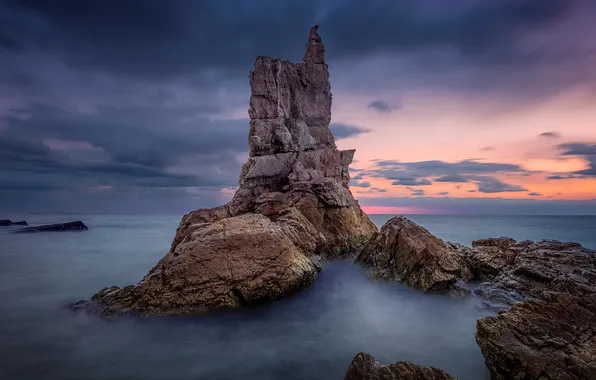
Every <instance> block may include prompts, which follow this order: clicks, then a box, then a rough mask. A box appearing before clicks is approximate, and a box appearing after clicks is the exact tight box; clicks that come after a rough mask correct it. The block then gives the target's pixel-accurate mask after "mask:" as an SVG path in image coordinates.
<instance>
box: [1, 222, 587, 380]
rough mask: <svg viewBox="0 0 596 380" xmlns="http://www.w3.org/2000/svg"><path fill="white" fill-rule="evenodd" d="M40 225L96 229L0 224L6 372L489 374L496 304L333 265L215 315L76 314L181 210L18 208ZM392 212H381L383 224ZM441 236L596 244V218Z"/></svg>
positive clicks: (134, 277)
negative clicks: (375, 364)
mask: <svg viewBox="0 0 596 380" xmlns="http://www.w3.org/2000/svg"><path fill="white" fill-rule="evenodd" d="M6 217H10V218H12V219H13V220H17V219H26V220H28V221H29V222H30V223H32V224H41V223H48V222H62V221H71V220H77V219H81V220H83V221H84V222H85V223H86V224H87V225H88V226H89V227H90V229H89V231H85V232H64V233H40V234H32V235H28V234H11V233H9V231H10V228H6V227H0V228H2V229H0V305H1V306H0V308H1V312H0V340H1V342H2V343H1V344H0V379H42V378H43V379H52V380H54V379H61V380H62V379H73V380H74V379H76V380H81V379H98V380H100V379H101V380H108V379H127V380H128V379H143V380H148V379H176V380H178V379H179V380H185V379H189V380H190V379H192V380H199V379H238V378H243V379H252V378H254V379H261V380H268V379H284V380H285V379H288V380H299V379H305V380H306V379H309V380H312V379H324V380H333V379H337V380H340V379H343V376H344V374H345V370H346V368H347V366H348V364H349V362H350V360H351V359H352V357H353V356H354V355H355V354H356V353H358V352H360V351H368V352H370V353H372V354H373V355H374V356H375V357H376V358H377V360H379V361H381V362H384V363H392V362H395V361H397V360H412V361H415V362H417V363H419V364H424V365H431V366H436V367H440V368H443V369H445V370H447V371H448V372H450V373H451V374H452V375H454V376H456V377H458V378H459V379H461V380H479V379H480V380H481V379H488V378H489V376H488V372H487V370H486V368H485V366H484V359H483V357H482V355H481V353H480V350H479V348H478V346H477V345H476V343H475V341H474V333H475V323H476V320H477V319H478V318H480V317H482V316H485V315H489V314H490V313H491V312H490V311H488V310H486V309H483V308H482V307H481V306H480V303H479V300H477V299H474V298H472V299H468V300H466V301H453V300H450V299H448V298H447V297H442V296H436V295H426V294H421V293H419V292H417V291H415V290H412V289H408V288H406V287H404V286H402V285H400V284H383V283H376V282H372V281H369V280H368V279H367V278H366V277H365V276H364V275H363V273H362V272H361V271H360V270H359V269H358V268H357V267H354V266H352V265H350V264H349V263H347V262H337V263H332V264H329V265H327V266H326V267H325V268H324V269H323V271H322V273H321V277H320V279H319V281H318V282H316V284H315V285H314V286H313V287H311V288H310V289H307V290H305V291H303V292H301V293H300V294H298V295H297V296H295V297H292V298H289V299H285V300H282V301H278V302H274V303H271V304H269V305H267V306H264V307H260V308H257V309H254V310H246V311H240V312H224V313H218V314H215V315H210V316H202V317H199V316H196V317H186V318H173V319H172V318H167V319H155V320H138V319H134V318H122V319H119V320H117V321H105V320H102V319H99V318H97V317H93V316H89V315H86V314H80V313H72V312H70V311H68V310H66V309H65V305H67V304H68V303H69V302H73V301H77V300H80V299H85V298H89V297H90V296H91V295H92V294H93V293H95V292H96V291H97V290H99V289H100V288H102V287H105V286H110V285H127V284H132V283H135V282H137V281H138V280H139V279H140V278H141V277H142V276H143V275H145V274H146V273H147V271H148V270H149V269H150V268H151V267H152V266H153V265H154V264H155V263H156V262H157V260H159V259H160V258H161V257H162V256H163V255H164V254H165V252H167V250H168V248H169V245H170V243H171V240H172V238H173V236H174V233H175V229H176V227H177V225H178V221H179V216H147V215H144V216H109V215H7V216H6ZM389 217H390V216H386V215H374V216H372V218H373V220H374V222H375V223H377V224H379V225H380V224H382V223H384V222H385V221H386V220H387V219H389ZM411 218H412V219H413V220H415V221H416V222H418V223H420V224H422V225H424V226H425V227H426V228H427V229H429V230H430V231H431V232H432V233H434V234H436V235H438V236H439V237H441V238H444V239H447V240H452V241H458V242H461V243H464V244H470V243H471V241H472V240H473V239H477V238H481V237H488V236H501V235H505V236H511V237H514V238H516V239H534V240H536V239H559V240H570V241H577V242H580V243H582V244H584V245H585V246H587V247H590V248H596V217H594V216H589V217H566V216H565V217H544V216H539V217H534V216H532V217H530V216H528V217H520V216H511V217H507V216H445V215H441V216H431V215H414V216H411Z"/></svg>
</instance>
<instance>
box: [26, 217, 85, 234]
mask: <svg viewBox="0 0 596 380" xmlns="http://www.w3.org/2000/svg"><path fill="white" fill-rule="evenodd" d="M88 229H89V228H88V227H87V226H86V225H85V223H83V222H81V221H80V220H77V221H76V222H67V223H57V224H48V225H45V226H36V227H27V228H22V229H20V230H16V231H15V232H17V233H32V232H53V231H86V230H88Z"/></svg>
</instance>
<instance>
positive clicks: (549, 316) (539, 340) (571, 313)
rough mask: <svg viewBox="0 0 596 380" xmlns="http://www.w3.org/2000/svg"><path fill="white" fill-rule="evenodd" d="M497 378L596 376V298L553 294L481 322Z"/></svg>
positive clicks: (483, 345)
mask: <svg viewBox="0 0 596 380" xmlns="http://www.w3.org/2000/svg"><path fill="white" fill-rule="evenodd" d="M476 341H477V343H478V345H479V346H480V349H481V351H482V354H483V355H484V357H485V358H486V364H487V366H488V367H489V369H490V371H491V373H492V374H493V378H494V379H496V380H505V379H520V380H526V379H527V380H530V379H545V380H547V379H548V380H555V379H557V380H572V379H586V380H588V379H596V300H595V299H594V297H593V296H592V297H576V296H574V295H572V294H569V293H556V292H549V293H547V294H544V295H543V297H542V299H541V300H533V301H526V302H523V303H519V304H516V305H514V306H513V307H512V308H511V309H509V310H508V311H505V312H502V313H501V314H500V315H498V316H495V317H488V318H483V319H481V320H479V321H478V323H477V334H476Z"/></svg>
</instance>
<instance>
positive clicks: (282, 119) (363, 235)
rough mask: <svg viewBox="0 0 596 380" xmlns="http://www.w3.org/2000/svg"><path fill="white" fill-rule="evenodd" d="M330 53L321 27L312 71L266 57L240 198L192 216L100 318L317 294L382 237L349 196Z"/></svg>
mask: <svg viewBox="0 0 596 380" xmlns="http://www.w3.org/2000/svg"><path fill="white" fill-rule="evenodd" d="M324 50H325V49H324V47H323V42H322V40H321V37H320V36H319V35H318V33H317V27H314V28H313V29H311V32H310V36H309V42H308V45H307V52H306V55H305V58H304V62H303V63H291V62H288V61H284V60H280V59H276V58H271V57H257V59H256V61H255V66H254V70H253V71H251V72H250V88H251V97H250V107H249V110H248V114H249V116H250V131H249V138H248V142H249V148H250V151H249V158H248V161H247V162H246V163H245V164H244V165H243V167H242V169H241V172H240V178H239V183H238V185H239V186H238V189H237V190H236V192H235V194H234V197H233V198H232V200H231V201H230V202H228V203H227V204H225V205H222V206H218V207H215V208H213V209H202V210H195V211H192V212H190V213H188V214H186V215H185V216H184V217H183V218H182V220H181V222H180V225H179V226H178V229H177V230H176V236H175V237H174V240H173V242H172V245H171V248H170V252H169V253H168V254H167V255H166V256H165V257H164V258H163V259H162V260H161V261H160V262H159V263H158V264H157V265H156V267H155V268H153V269H152V270H151V272H149V274H148V275H147V276H145V278H144V279H143V280H141V282H139V283H138V284H137V285H134V286H127V287H124V288H117V287H112V288H107V289H104V290H102V291H100V292H99V293H98V294H96V295H95V296H94V297H93V300H94V301H96V303H95V305H97V306H99V307H98V308H99V309H100V310H103V312H104V313H121V312H127V311H134V312H137V313H141V314H183V313H193V312H197V311H205V310H209V309H219V308H227V307H238V306H243V305H251V304H254V303H259V302H262V301H266V300H272V299H276V298H279V297H282V296H284V295H287V294H291V293H292V292H295V291H297V290H299V289H300V288H302V287H304V286H307V285H308V284H310V283H311V282H312V281H313V280H314V278H315V277H316V273H317V270H318V269H319V267H318V262H319V260H320V259H333V258H336V257H346V256H350V255H353V254H354V252H356V250H357V249H359V248H360V247H361V246H362V244H363V243H364V242H365V241H366V240H368V238H369V237H370V236H371V235H372V234H373V233H374V232H376V231H377V228H376V226H375V225H374V224H373V223H372V222H371V221H370V219H369V218H368V217H367V216H366V214H364V212H362V210H361V209H360V206H359V205H358V202H357V201H356V200H355V199H354V197H353V196H352V193H351V192H350V189H349V188H348V182H349V180H350V174H349V171H348V166H349V165H350V164H351V163H352V159H353V157H354V150H344V151H340V150H338V149H337V148H336V145H335V141H334V138H333V135H332V134H331V131H330V130H329V122H330V120H331V101H332V97H331V86H330V83H329V71H328V67H327V65H326V64H325V61H324ZM79 306H81V304H77V307H79ZM102 308H103V309H102Z"/></svg>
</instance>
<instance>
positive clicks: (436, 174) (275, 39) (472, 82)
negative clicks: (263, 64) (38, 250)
mask: <svg viewBox="0 0 596 380" xmlns="http://www.w3.org/2000/svg"><path fill="white" fill-rule="evenodd" d="M592 6H593V5H592V3H591V2H589V1H582V0H572V1H557V0H543V1H533V0H506V1H501V0H487V1H482V2H479V1H473V0H463V1H460V2H457V3H452V2H449V3H447V2H443V1H438V0H430V1H428V2H411V1H405V0H402V1H377V2H370V1H367V0H345V1H331V0H327V1H315V0H306V1H302V2H297V1H289V0H286V1H281V0H261V1H249V0H247V1H242V2H237V1H235V0H221V1H195V0H179V1H174V2H172V1H170V2H168V1H164V0H145V1H140V0H137V1H134V0H122V1H117V2H116V1H99V0H88V1H84V2H82V1H78V0H54V1H44V0H5V1H3V2H1V3H0V57H2V58H1V59H0V190H1V189H4V190H2V194H0V201H2V203H3V204H5V205H6V204H17V203H18V200H19V199H20V202H21V203H23V202H24V201H23V199H26V200H27V204H31V205H33V204H34V203H33V202H29V201H30V199H28V198H26V197H27V194H26V189H31V190H32V191H33V190H34V189H46V190H47V198H48V200H47V202H46V203H49V202H55V204H56V205H59V204H68V202H72V204H75V203H76V202H79V203H77V205H79V206H81V207H82V206H83V205H86V204H88V202H87V203H86V202H85V201H84V199H85V198H84V197H83V198H76V194H79V195H80V194H81V191H87V189H90V188H93V189H95V190H93V191H94V192H95V193H94V197H96V199H98V202H99V199H100V198H101V199H103V201H105V202H109V201H110V200H111V201H112V202H114V204H119V205H121V206H122V207H125V205H126V204H127V202H125V201H124V200H125V199H126V200H128V202H129V203H134V202H133V200H135V199H137V198H140V197H141V196H142V197H146V198H148V199H149V198H150V199H158V197H160V196H163V197H165V196H167V197H168V199H171V198H172V197H175V198H176V199H179V198H184V197H187V196H188V194H187V189H190V190H192V191H193V192H194V193H193V194H201V195H200V196H205V197H208V198H209V199H213V200H214V199H220V195H219V194H218V192H217V189H215V187H217V186H228V185H230V184H233V183H235V182H236V179H237V174H238V171H239V167H240V162H241V161H242V160H243V159H240V160H239V159H238V157H239V156H243V155H245V151H246V149H247V142H246V135H247V132H248V126H247V122H246V120H222V119H236V118H238V115H239V113H235V112H234V111H235V110H237V109H241V110H242V111H243V112H242V114H241V116H240V117H242V118H245V117H246V112H245V109H246V106H247V104H248V95H249V91H248V80H247V77H246V74H247V71H248V70H249V69H250V68H251V67H252V64H253V61H254V57H255V56H256V55H272V56H278V57H282V58H285V59H291V60H294V61H299V60H301V59H302V55H303V53H304V46H305V43H306V32H307V30H308V28H309V27H310V26H311V25H313V24H314V23H318V24H320V25H321V29H320V32H321V35H322V36H323V40H324V42H325V44H326V47H327V52H326V58H327V60H328V62H329V63H330V66H331V68H332V78H333V79H332V81H333V82H332V86H333V88H334V89H340V91H341V89H342V87H343V88H345V87H346V86H351V85H355V86H364V87H365V88H366V89H367V91H369V90H371V89H372V90H373V91H376V90H378V88H377V87H375V86H377V85H375V83H377V82H378V83H380V84H379V85H378V86H380V87H383V86H385V87H388V88H391V89H393V88H396V87H395V84H396V83H397V82H398V81H399V82H402V81H407V80H409V79H411V78H422V79H421V80H422V82H424V83H426V82H431V83H432V85H443V86H447V87H448V88H449V89H450V90H452V89H454V91H466V90H470V89H472V90H473V91H488V92H490V93H491V94H492V93H493V92H494V91H495V88H496V87H498V86H497V85H500V84H501V83H517V79H519V78H514V77H512V76H511V74H512V73H515V74H516V75H519V76H522V77H525V76H526V74H527V73H528V72H534V68H535V65H536V64H537V63H538V64H543V63H545V64H547V65H552V66H553V67H554V68H555V69H554V70H555V71H556V70H557V68H558V67H559V65H560V61H561V60H562V61H565V62H566V61H572V62H576V61H577V62H579V61H581V59H579V58H578V57H579V56H578V54H583V50H581V48H582V46H579V45H581V43H582V41H583V40H582V38H577V39H573V40H572V41H571V42H569V40H568V39H566V40H565V42H564V43H563V45H564V47H565V48H568V49H567V50H565V51H564V53H565V54H560V53H561V52H560V51H559V50H556V49H554V50H556V51H551V50H550V49H551V48H552V47H555V48H557V47H560V45H561V42H556V41H551V40H550V39H549V40H548V41H549V44H548V45H545V46H548V48H537V49H532V50H531V51H530V50H528V49H527V48H525V47H524V46H523V45H522V44H520V41H522V40H523V38H524V37H525V36H528V35H529V34H532V35H533V34H534V33H536V32H549V31H550V30H551V29H552V28H554V27H555V26H557V25H559V24H560V23H561V22H564V21H565V20H566V19H567V17H569V15H572V14H574V12H575V11H577V9H580V8H581V7H584V8H586V7H592ZM589 9H593V8H589ZM584 34H585V35H589V33H584ZM580 37H582V36H580ZM576 45H578V46H579V47H578V46H576ZM445 52H447V57H448V58H445V54H444V53H445ZM555 53H556V54H555ZM395 55H398V56H399V57H401V58H407V59H408V60H409V61H410V62H412V64H413V67H415V68H416V70H419V71H416V72H413V73H412V72H408V71H403V72H402V71H401V70H402V68H401V67H400V66H398V65H395V64H394V62H393V61H391V60H387V67H386V68H383V69H382V70H378V71H377V70H364V72H363V73H361V74H358V75H355V73H354V67H355V66H354V62H361V61H365V62H367V60H369V61H370V60H371V59H373V58H374V57H381V58H382V59H383V60H385V58H386V57H389V56H395ZM452 55H453V56H454V57H455V58H453V57H452ZM553 56H554V58H553ZM371 57H372V58H371ZM429 57H430V58H429ZM580 58H581V57H580ZM346 64H347V66H346ZM367 64H368V63H367ZM342 65H343V66H342ZM342 67H348V70H347V71H342ZM365 67H367V66H365ZM461 68H463V70H465V72H466V73H469V75H467V76H466V77H465V78H468V79H466V80H467V81H468V82H465V83H464V81H462V78H461V76H459V75H452V74H453V73H454V72H455V71H454V70H459V69H461ZM563 72H564V73H571V72H575V71H574V70H566V71H561V70H559V72H554V74H561V73H563ZM437 73H439V74H437ZM398 74H399V75H398ZM416 74H421V75H416ZM455 74H457V72H455ZM550 74H551V72H550V71H549V75H546V76H543V77H541V78H540V81H538V83H550V82H551V81H554V82H556V83H554V84H552V87H553V88H556V89H561V88H568V87H569V86H570V85H572V84H573V83H575V82H573V80H576V78H573V77H570V74H565V75H550ZM431 75H432V77H430V76H431ZM437 75H438V76H437ZM578 75H579V74H578ZM396 78H397V79H396ZM429 78H431V79H429ZM453 78H455V80H454V79H453ZM503 78H510V79H509V80H504V79H503ZM544 78H547V80H544ZM557 78H559V79H557ZM359 82H362V83H359ZM415 85H417V83H414V84H411V83H410V84H407V83H404V84H403V85H402V86H401V87H400V88H402V89H405V88H407V87H408V86H415ZM522 87H523V88H529V89H534V88H537V90H536V91H535V92H539V93H540V94H542V95H543V94H546V93H547V92H545V91H542V88H538V87H535V86H533V85H531V83H525V85H524V86H522ZM369 94H370V93H369ZM367 96H368V99H375V97H376V96H375V95H373V96H370V95H367ZM379 96H380V95H379ZM519 96H522V95H519ZM512 98H515V102H518V99H517V97H512ZM377 102H378V103H375V102H373V103H375V104H376V106H377V107H375V109H377V110H379V111H380V110H381V109H384V110H387V109H389V108H391V104H390V103H386V102H384V101H382V100H379V99H377ZM365 104H366V103H365ZM384 106H387V107H384ZM15 107H17V108H19V109H18V110H12V111H10V112H9V111H7V110H8V109H9V108H15ZM232 114H233V116H231V115H232ZM213 117H217V120H214V119H213ZM332 130H333V131H334V133H335V135H336V138H337V139H341V138H348V137H355V136H358V135H360V134H362V133H366V132H367V130H365V129H363V128H360V127H356V126H350V125H345V124H335V125H333V126H332ZM586 157H588V156H586ZM409 164H411V165H407V166H404V165H402V164H396V165H393V166H392V165H390V164H387V162H386V161H385V166H379V168H378V169H377V170H376V172H371V173H369V174H370V175H372V176H379V177H385V178H389V179H392V180H393V181H396V182H401V183H400V184H403V185H406V186H407V185H410V186H414V185H416V186H419V185H421V184H426V182H429V183H430V180H429V179H427V177H428V178H435V179H437V180H438V178H442V180H445V179H449V178H452V179H453V178H456V177H454V176H457V175H459V176H464V177H465V178H470V176H472V175H490V174H491V173H514V174H515V173H517V174H521V173H522V171H520V170H518V169H519V168H518V169H516V168H515V167H512V166H509V167H507V166H490V167H489V166H482V165H484V164H481V163H478V162H473V161H462V162H460V163H457V165H456V166H454V164H449V163H443V162H440V161H427V162H422V163H409ZM494 165H502V164H494ZM592 167H594V165H593V166H592ZM361 174H364V172H363V173H361ZM577 175H579V174H577ZM584 175H589V174H584ZM449 176H451V177H449ZM359 177H360V178H362V176H361V175H360V174H359ZM470 182H476V183H480V181H478V180H473V179H471V180H470ZM2 185H5V186H4V187H2ZM197 186H202V187H203V188H209V189H210V190H209V193H201V192H200V191H198V190H196V189H195V187H197ZM211 187H213V188H211ZM496 187H498V186H496ZM9 188H10V189H13V190H10V192H9V190H8V189H9ZM493 188H495V186H493ZM67 190H68V191H67ZM35 191H37V190H35ZM367 191H370V192H373V191H377V190H374V189H372V188H368V189H367ZM382 191H383V190H381V189H379V190H378V191H377V192H382ZM77 192H78V193H77ZM50 195H51V197H53V198H52V199H50ZM197 196H199V195H197ZM195 200H196V199H194V200H193V205H194V204H195ZM61 202H62V203H61ZM181 202H182V201H181ZM199 203H200V202H198V203H197V204H199ZM35 204H37V203H35ZM39 204H40V205H41V203H39ZM106 204H107V203H106ZM0 206H2V205H0ZM73 207H74V206H73ZM138 207H139V208H142V206H141V205H140V204H139V206H138Z"/></svg>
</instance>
